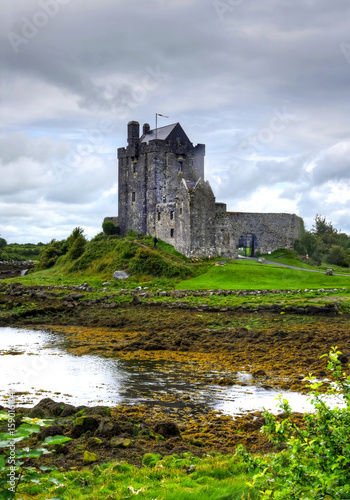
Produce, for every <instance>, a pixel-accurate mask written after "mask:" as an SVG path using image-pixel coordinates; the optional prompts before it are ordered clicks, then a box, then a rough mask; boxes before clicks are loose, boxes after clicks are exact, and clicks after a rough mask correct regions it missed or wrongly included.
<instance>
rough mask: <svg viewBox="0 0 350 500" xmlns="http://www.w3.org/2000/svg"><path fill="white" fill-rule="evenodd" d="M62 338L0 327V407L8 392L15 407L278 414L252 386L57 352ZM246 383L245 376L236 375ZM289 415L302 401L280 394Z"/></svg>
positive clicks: (270, 396)
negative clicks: (56, 404)
mask: <svg viewBox="0 0 350 500" xmlns="http://www.w3.org/2000/svg"><path fill="white" fill-rule="evenodd" d="M63 340H64V337H63V336H60V335H58V334H53V333H50V332H48V331H43V330H36V331H35V330H24V329H17V328H0V362H1V372H0V373H1V383H0V404H2V405H4V406H6V399H7V397H8V394H9V389H10V388H11V389H12V390H13V391H14V392H15V393H16V398H17V404H18V406H33V405H34V404H36V403H38V402H39V401H40V400H41V399H43V398H45V397H50V398H52V399H54V400H55V401H60V402H61V401H62V402H67V403H70V404H73V405H75V406H78V405H83V404H84V405H106V406H113V405H118V404H121V403H124V404H129V405H135V404H138V403H143V404H148V405H152V406H153V405H158V406H166V407H169V408H178V409H181V408H191V409H192V410H195V411H207V410H208V409H212V410H221V411H222V412H223V413H225V414H230V415H237V414H241V413H247V412H253V411H257V410H262V409H263V408H265V409H268V410H270V411H273V412H274V413H277V411H278V410H277V408H276V404H277V402H276V398H277V396H278V395H279V393H278V392H277V391H276V390H266V389H263V388H261V387H257V386H254V385H247V386H241V385H233V386H230V387H221V386H217V385H211V384H208V383H207V380H209V379H211V378H213V374H210V373H208V374H206V377H204V376H202V377H197V378H196V381H189V379H188V374H187V377H186V375H185V373H184V372H183V371H182V370H181V363H171V367H170V369H169V363H167V364H165V362H160V361H159V360H157V361H156V362H154V363H153V362H152V361H137V360H124V359H111V358H102V357H99V356H91V355H85V356H76V355H74V354H70V353H68V352H66V351H65V350H64V349H63V348H61V347H58V346H57V345H58V344H62V342H63ZM238 375H239V377H240V378H241V380H244V381H248V382H249V381H250V378H251V377H250V375H249V374H247V373H244V372H242V373H240V374H238ZM282 395H283V397H284V398H287V399H288V400H289V402H290V403H291V406H292V408H293V410H294V411H302V412H304V411H310V410H311V409H312V406H311V405H310V403H309V402H308V401H307V396H305V395H301V394H298V393H293V392H283V393H282Z"/></svg>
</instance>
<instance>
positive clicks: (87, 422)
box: [70, 415, 99, 438]
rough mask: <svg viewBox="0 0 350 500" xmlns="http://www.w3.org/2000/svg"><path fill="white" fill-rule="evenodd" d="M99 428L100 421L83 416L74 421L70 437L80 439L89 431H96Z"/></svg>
mask: <svg viewBox="0 0 350 500" xmlns="http://www.w3.org/2000/svg"><path fill="white" fill-rule="evenodd" d="M98 426H99V421H98V419H97V418H95V417H90V416H86V415H82V416H81V417H77V418H76V419H75V420H74V423H73V428H72V429H71V432H70V435H71V437H73V438H77V437H80V436H81V435H82V434H85V432H88V431H90V432H91V431H95V430H96V429H97V428H98Z"/></svg>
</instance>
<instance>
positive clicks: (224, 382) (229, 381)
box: [214, 377, 234, 385]
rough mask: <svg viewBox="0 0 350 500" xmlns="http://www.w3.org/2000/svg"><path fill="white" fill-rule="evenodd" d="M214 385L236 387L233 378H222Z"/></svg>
mask: <svg viewBox="0 0 350 500" xmlns="http://www.w3.org/2000/svg"><path fill="white" fill-rule="evenodd" d="M214 384H217V385H234V381H233V380H232V378H229V377H223V378H220V379H219V380H217V381H214Z"/></svg>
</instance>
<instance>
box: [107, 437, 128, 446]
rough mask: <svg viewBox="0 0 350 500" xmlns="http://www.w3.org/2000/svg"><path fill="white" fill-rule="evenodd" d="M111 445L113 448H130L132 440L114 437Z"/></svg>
mask: <svg viewBox="0 0 350 500" xmlns="http://www.w3.org/2000/svg"><path fill="white" fill-rule="evenodd" d="M109 443H110V445H111V446H112V448H129V446H131V439H127V438H122V437H113V438H112V439H111V440H110V442H109Z"/></svg>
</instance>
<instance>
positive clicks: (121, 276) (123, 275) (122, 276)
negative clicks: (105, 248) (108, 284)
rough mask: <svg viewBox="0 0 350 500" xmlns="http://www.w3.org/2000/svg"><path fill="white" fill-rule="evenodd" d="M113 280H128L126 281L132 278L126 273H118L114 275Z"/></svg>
mask: <svg viewBox="0 0 350 500" xmlns="http://www.w3.org/2000/svg"><path fill="white" fill-rule="evenodd" d="M113 278H114V279H116V280H126V279H128V278H130V276H129V274H128V273H127V272H126V271H116V272H115V273H114V274H113Z"/></svg>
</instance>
